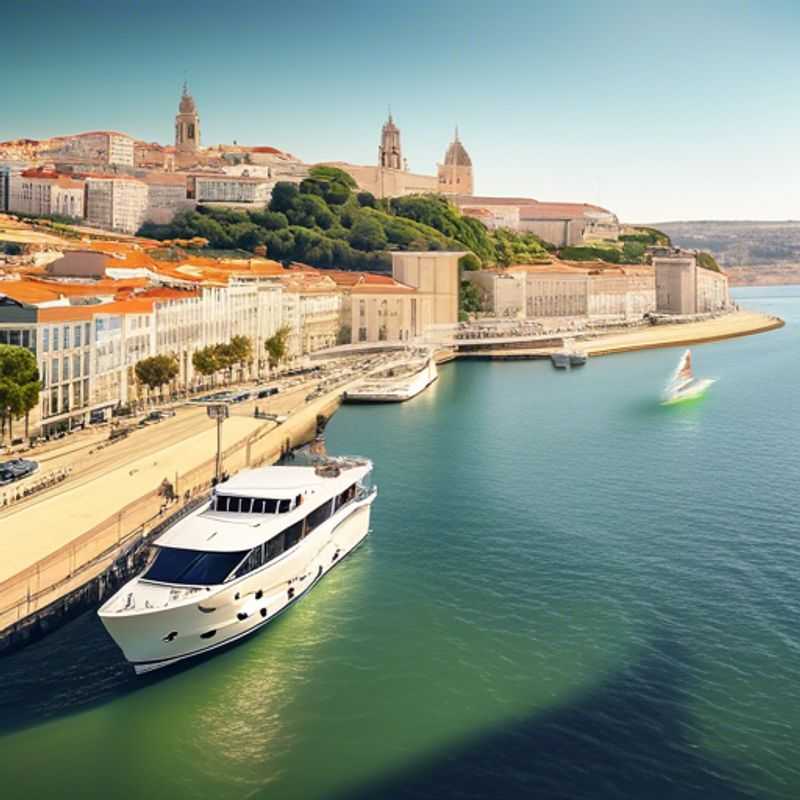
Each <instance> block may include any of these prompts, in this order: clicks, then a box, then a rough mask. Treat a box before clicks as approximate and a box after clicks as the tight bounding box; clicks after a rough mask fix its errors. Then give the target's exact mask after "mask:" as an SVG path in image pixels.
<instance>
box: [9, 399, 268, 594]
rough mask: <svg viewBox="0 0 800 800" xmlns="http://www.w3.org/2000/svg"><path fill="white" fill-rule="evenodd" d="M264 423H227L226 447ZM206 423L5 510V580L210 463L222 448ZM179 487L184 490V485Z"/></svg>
mask: <svg viewBox="0 0 800 800" xmlns="http://www.w3.org/2000/svg"><path fill="white" fill-rule="evenodd" d="M204 413H205V412H204ZM198 422H199V420H198ZM263 425H264V422H263V420H257V419H253V418H252V417H244V416H231V417H230V418H229V419H228V420H226V421H225V424H224V425H223V426H222V431H223V438H222V446H223V449H224V448H228V447H230V446H231V445H233V444H235V443H236V442H238V441H241V440H242V439H243V438H244V437H246V436H247V435H248V434H249V433H252V432H253V431H255V430H256V429H258V428H259V427H262V426H263ZM198 427H199V426H198ZM203 427H204V428H205V430H202V431H200V432H199V433H195V434H194V435H191V436H188V437H186V438H183V439H179V440H178V441H175V442H172V443H171V444H169V445H168V446H166V447H163V448H159V445H158V444H157V443H156V442H153V450H152V451H151V452H150V453H147V454H144V455H139V456H132V457H130V458H128V459H126V458H125V453H126V451H125V450H124V449H123V450H121V451H120V461H119V466H115V467H114V468H111V469H109V470H108V471H107V472H105V473H104V474H102V475H100V476H98V477H96V478H94V479H93V480H89V481H87V482H85V483H81V482H80V474H79V473H78V474H77V475H76V478H77V482H76V483H75V484H73V485H70V484H67V485H66V486H65V488H64V489H63V490H61V491H57V492H55V493H52V494H49V493H48V494H46V495H44V496H43V497H42V499H41V500H39V501H38V502H36V501H35V502H32V503H31V504H27V503H26V504H23V505H22V506H21V508H20V510H19V511H16V512H14V511H12V512H11V513H9V514H7V515H4V516H3V518H2V520H0V581H3V580H5V579H6V578H9V577H11V576H12V575H16V574H17V573H18V572H20V571H22V570H23V569H25V568H26V567H28V566H30V565H31V564H34V563H36V562H37V561H39V560H40V559H42V558H44V557H45V556H47V555H49V554H50V553H52V552H54V551H55V550H57V549H58V548H59V547H62V546H63V545H65V544H67V543H68V542H70V541H72V540H73V539H75V538H77V537H78V536H80V535H81V534H83V533H85V532H86V531H88V530H90V529H91V528H93V527H94V526H95V525H99V524H100V523H101V522H103V521H104V520H106V519H108V518H109V517H111V516H113V515H114V514H115V513H116V512H118V511H119V510H120V509H121V508H123V507H125V506H126V505H128V504H129V503H132V502H134V501H135V500H137V499H138V498H140V497H142V496H144V495H146V494H148V493H149V492H152V491H153V490H154V489H156V488H158V485H159V484H160V482H161V481H162V480H163V479H164V478H168V479H169V480H170V481H174V479H175V474H176V473H180V474H184V473H186V472H187V471H189V470H191V469H194V468H195V467H199V466H200V465H202V464H204V463H205V462H207V461H208V460H209V459H210V458H212V457H213V455H214V453H215V452H216V446H217V434H216V428H215V427H213V426H212V427H209V426H208V425H203ZM156 428H159V432H160V433H161V435H162V437H164V438H167V437H168V436H169V431H168V426H167V424H165V423H161V424H160V425H158V426H153V429H152V433H155V432H156ZM135 435H136V434H134V436H135ZM162 441H163V439H162ZM126 444H127V443H122V444H121V445H112V448H113V447H120V446H121V447H122V448H124V447H125V445H126ZM101 452H102V451H101ZM91 458H92V456H88V459H91ZM178 489H179V491H182V487H180V486H179V487H178Z"/></svg>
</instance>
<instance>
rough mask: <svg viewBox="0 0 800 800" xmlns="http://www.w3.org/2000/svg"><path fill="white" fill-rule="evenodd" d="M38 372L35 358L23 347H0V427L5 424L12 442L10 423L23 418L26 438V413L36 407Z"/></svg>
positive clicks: (27, 417) (38, 384)
mask: <svg viewBox="0 0 800 800" xmlns="http://www.w3.org/2000/svg"><path fill="white" fill-rule="evenodd" d="M40 389H41V384H40V383H39V370H38V367H37V366H36V357H35V356H34V355H33V353H31V351H30V350H28V349H27V348H26V347H17V346H16V345H0V423H1V424H2V432H3V433H5V426H6V424H8V431H9V436H12V438H13V420H14V419H19V418H21V417H23V416H24V417H25V435H26V436H27V435H28V422H29V417H30V412H31V411H32V410H33V409H34V408H36V406H37V404H38V403H39V391H40Z"/></svg>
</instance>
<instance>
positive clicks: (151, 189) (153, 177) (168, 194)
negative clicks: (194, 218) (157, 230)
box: [142, 172, 196, 224]
mask: <svg viewBox="0 0 800 800" xmlns="http://www.w3.org/2000/svg"><path fill="white" fill-rule="evenodd" d="M142 181H144V182H145V183H146V184H147V187H148V198H147V212H146V219H147V220H148V221H150V222H156V223H159V224H166V223H168V222H171V221H172V218H173V217H174V216H175V214H177V213H178V212H179V211H185V210H188V209H193V208H194V207H195V205H196V203H195V201H194V200H190V199H188V197H187V182H186V175H182V174H181V173H172V172H149V173H147V174H146V175H144V176H142Z"/></svg>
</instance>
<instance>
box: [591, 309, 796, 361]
mask: <svg viewBox="0 0 800 800" xmlns="http://www.w3.org/2000/svg"><path fill="white" fill-rule="evenodd" d="M783 324H784V323H783V320H781V319H778V318H777V317H770V316H767V315H766V314H756V313H755V312H753V311H737V312H735V313H733V314H726V315H725V316H722V317H717V318H716V319H710V320H704V321H703V322H687V323H684V324H674V325H653V326H651V327H649V328H644V329H637V330H633V331H629V332H625V333H613V334H609V335H607V336H598V337H597V338H595V339H587V340H585V341H581V342H580V345H579V346H580V348H581V349H583V350H585V351H586V352H587V353H588V354H589V355H591V356H602V355H608V354H610V353H624V352H626V351H629V350H646V349H648V348H652V347H677V346H679V345H687V344H700V343H702V342H714V341H718V340H720V339H730V338H733V337H735V336H747V335H748V334H751V333H763V332H765V331H771V330H774V329H775V328H781V327H783Z"/></svg>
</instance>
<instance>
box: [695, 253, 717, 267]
mask: <svg viewBox="0 0 800 800" xmlns="http://www.w3.org/2000/svg"><path fill="white" fill-rule="evenodd" d="M697 266H698V267H702V268H703V269H710V270H711V271H712V272H722V270H721V269H720V268H719V264H717V259H716V258H714V256H712V255H711V253H705V252H703V253H698V254H697Z"/></svg>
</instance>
